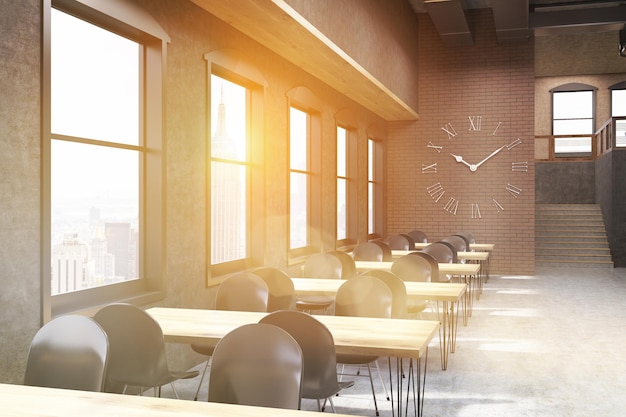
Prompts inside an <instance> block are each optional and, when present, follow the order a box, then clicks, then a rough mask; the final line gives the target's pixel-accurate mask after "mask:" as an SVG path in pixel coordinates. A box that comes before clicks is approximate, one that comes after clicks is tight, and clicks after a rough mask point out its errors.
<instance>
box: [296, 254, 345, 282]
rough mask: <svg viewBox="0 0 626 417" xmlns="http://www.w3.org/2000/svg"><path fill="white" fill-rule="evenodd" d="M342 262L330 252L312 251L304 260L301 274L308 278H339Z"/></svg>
mask: <svg viewBox="0 0 626 417" xmlns="http://www.w3.org/2000/svg"><path fill="white" fill-rule="evenodd" d="M342 267H343V264H342V263H341V260H339V258H338V257H337V256H335V255H333V254H332V253H328V252H326V253H314V254H313V255H311V256H309V257H308V258H307V259H306V260H305V261H304V265H303V268H302V274H303V276H305V277H310V278H331V279H332V278H334V279H341V275H342V270H341V269H342Z"/></svg>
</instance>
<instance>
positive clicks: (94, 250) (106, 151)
mask: <svg viewBox="0 0 626 417" xmlns="http://www.w3.org/2000/svg"><path fill="white" fill-rule="evenodd" d="M51 27H52V50H51V74H52V84H51V85H52V96H51V97H52V102H51V109H52V112H51V113H52V117H51V121H52V144H51V167H52V172H51V182H52V187H51V190H52V219H51V224H52V295H56V294H62V293H66V292H71V291H76V290H82V289H86V288H93V287H97V286H101V285H107V284H113V283H118V282H123V281H128V280H133V279H137V278H138V277H139V265H138V259H139V241H138V236H139V234H140V224H139V201H140V194H139V162H140V160H141V152H142V148H141V147H140V146H139V145H140V129H139V121H140V110H141V107H140V106H141V101H140V99H139V97H140V96H139V95H140V93H141V90H140V86H139V82H140V78H139V74H140V73H141V71H140V70H141V62H140V54H141V49H142V46H141V45H140V44H138V43H137V42H134V41H131V40H129V39H126V38H123V37H121V36H119V35H116V34H114V33H111V32H109V31H107V30H104V29H101V28H99V27H97V26H94V25H92V24H90V23H87V22H85V21H83V20H80V19H77V18H75V17H72V16H70V15H68V14H66V13H63V12H61V11H58V10H53V11H52V26H51ZM87 86H89V87H87ZM112 121H115V122H112Z"/></svg>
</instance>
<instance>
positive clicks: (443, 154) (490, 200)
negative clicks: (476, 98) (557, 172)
mask: <svg viewBox="0 0 626 417" xmlns="http://www.w3.org/2000/svg"><path fill="white" fill-rule="evenodd" d="M523 145H524V143H523V141H522V140H521V139H520V138H519V137H516V136H509V135H508V134H507V129H506V126H505V125H504V123H503V122H502V121H500V120H497V119H495V118H493V119H490V118H489V117H486V116H482V115H474V116H467V118H466V119H465V120H460V121H458V122H447V123H445V124H444V125H443V126H442V127H441V136H440V137H439V138H433V139H432V140H430V141H428V143H427V145H426V151H427V152H425V153H424V155H425V159H424V162H423V163H422V166H421V174H422V175H424V176H427V177H428V179H429V181H427V182H426V183H427V184H428V185H427V186H426V193H427V194H428V196H429V198H430V199H431V200H432V201H433V202H434V203H435V204H436V205H438V206H439V207H440V208H441V209H442V210H444V211H445V212H447V213H449V214H450V215H453V216H467V217H468V218H471V219H482V218H483V217H485V216H491V215H497V214H499V213H502V212H504V211H505V210H506V209H507V207H508V206H509V205H510V204H513V203H514V202H515V201H516V200H517V199H518V198H520V197H521V196H522V195H523V193H524V190H523V189H522V187H521V186H520V181H519V179H520V178H519V175H527V174H528V161H526V160H523V158H520V157H518V156H517V155H519V153H520V152H519V150H520V149H522V146H523ZM516 180H518V181H516Z"/></svg>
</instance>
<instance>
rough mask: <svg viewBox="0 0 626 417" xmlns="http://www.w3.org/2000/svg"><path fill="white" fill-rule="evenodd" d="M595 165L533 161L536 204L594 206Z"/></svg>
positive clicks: (591, 163) (588, 163)
mask: <svg viewBox="0 0 626 417" xmlns="http://www.w3.org/2000/svg"><path fill="white" fill-rule="evenodd" d="M595 174H596V172H595V165H594V162H592V161H590V162H536V163H535V204H593V203H595V202H596V194H595Z"/></svg>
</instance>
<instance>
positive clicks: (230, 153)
mask: <svg viewBox="0 0 626 417" xmlns="http://www.w3.org/2000/svg"><path fill="white" fill-rule="evenodd" d="M248 102H249V100H248V90H247V89H246V88H245V87H243V86H241V85H239V84H236V83H233V82H230V81H228V80H226V79H224V78H221V77H218V76H217V75H211V126H212V129H213V131H212V135H211V264H219V263H225V262H233V261H238V260H243V259H245V258H246V257H247V256H248V245H247V230H248V227H247V225H248V210H249V209H248V201H249V192H248V190H249V185H248V184H249V175H250V174H249V172H250V169H249V152H248V123H247V121H248V117H247V114H248Z"/></svg>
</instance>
